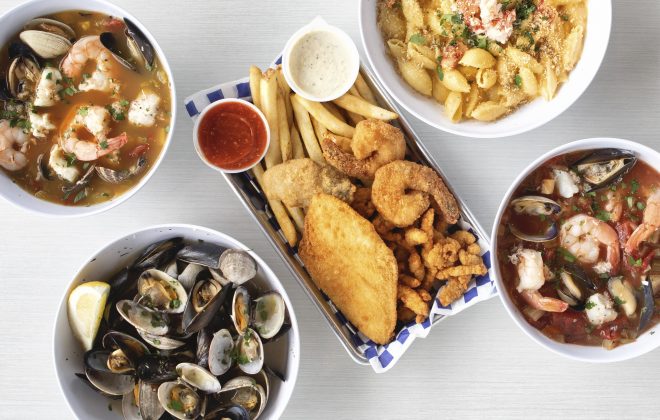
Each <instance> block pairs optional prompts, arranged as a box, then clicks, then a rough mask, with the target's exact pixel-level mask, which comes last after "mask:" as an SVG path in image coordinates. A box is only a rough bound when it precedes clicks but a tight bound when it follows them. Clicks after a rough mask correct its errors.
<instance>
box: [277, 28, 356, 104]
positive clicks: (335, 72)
mask: <svg viewBox="0 0 660 420" xmlns="http://www.w3.org/2000/svg"><path fill="white" fill-rule="evenodd" d="M282 71H283V73H284V78H285V79H286V81H287V82H288V83H289V86H291V89H293V91H294V92H296V93H297V94H298V95H300V96H302V97H303V98H305V99H309V100H310V101H316V102H328V101H332V100H334V99H337V98H339V97H340V96H342V95H343V94H345V93H346V92H348V90H349V89H350V88H351V87H352V86H353V84H354V83H355V79H357V75H358V72H359V71H360V54H359V53H358V50H357V47H356V46H355V43H354V42H353V40H352V39H351V37H349V36H348V34H346V33H345V32H344V31H342V30H341V29H339V28H336V27H334V26H331V25H328V24H327V23H326V22H325V21H324V20H323V19H321V18H316V19H314V21H312V22H311V23H310V24H309V25H307V26H304V27H303V28H301V29H299V30H298V31H297V32H296V33H295V34H293V36H292V37H291V38H290V39H289V41H288V42H287V44H286V46H285V48H284V53H283V55H282Z"/></svg>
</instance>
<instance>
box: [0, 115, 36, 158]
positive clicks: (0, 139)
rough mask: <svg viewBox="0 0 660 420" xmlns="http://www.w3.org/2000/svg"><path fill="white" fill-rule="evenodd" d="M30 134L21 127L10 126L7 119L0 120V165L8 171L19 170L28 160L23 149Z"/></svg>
mask: <svg viewBox="0 0 660 420" xmlns="http://www.w3.org/2000/svg"><path fill="white" fill-rule="evenodd" d="M28 140H30V136H29V135H28V134H27V133H25V132H24V131H23V129H22V128H19V127H12V126H11V125H10V124H9V121H7V120H0V166H2V167H3V168H5V169H6V170H8V171H20V170H21V169H23V168H25V165H27V163H28V160H27V157H26V156H25V151H26V149H27V146H28Z"/></svg>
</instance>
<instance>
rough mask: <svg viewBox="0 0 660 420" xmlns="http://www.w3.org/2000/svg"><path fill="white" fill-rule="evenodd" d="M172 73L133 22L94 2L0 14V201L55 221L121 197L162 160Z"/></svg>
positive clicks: (172, 110) (42, 1)
mask: <svg viewBox="0 0 660 420" xmlns="http://www.w3.org/2000/svg"><path fill="white" fill-rule="evenodd" d="M175 104H176V97H175V89H174V81H173V79H172V72H171V70H170V67H169V65H168V63H167V59H166V58H165V55H164V53H163V51H162V50H161V48H160V47H159V46H158V44H157V43H156V41H155V39H154V38H153V37H152V36H151V34H150V33H149V32H148V31H147V29H146V28H145V27H144V26H143V25H142V24H141V23H140V22H139V21H138V20H137V19H136V18H134V17H133V16H131V15H130V14H128V13H127V12H125V11H124V10H122V9H120V8H119V7H117V6H114V5H112V4H110V3H107V2H105V1H103V0H85V1H82V0H62V1H57V2H53V1H50V0H31V1H28V2H27V3H23V4H20V5H19V6H16V7H15V8H13V9H11V10H9V11H8V12H6V13H4V14H3V15H2V16H1V17H0V196H1V197H3V198H5V199H6V200H8V201H9V202H11V203H13V204H15V205H17V206H19V207H21V208H23V209H26V210H31V211H34V212H37V213H40V214H44V215H49V216H60V217H66V216H69V217H74V216H82V215H89V214H94V213H98V212H101V211H104V210H107V209H109V208H111V207H114V206H115V205H117V204H119V203H121V202H123V201H125V200H127V199H128V198H129V197H130V196H132V195H133V194H134V193H135V192H137V191H138V190H139V189H140V188H141V187H142V186H143V185H144V184H145V183H146V182H147V181H148V179H149V178H150V177H151V176H152V175H153V173H154V172H155V170H156V168H157V167H158V166H159V164H160V162H161V161H162V159H163V157H164V156H165V153H166V151H167V148H168V146H169V143H170V139H171V136H172V132H173V127H174V122H175V120H176V106H175Z"/></svg>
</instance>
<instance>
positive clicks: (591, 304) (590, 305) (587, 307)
mask: <svg viewBox="0 0 660 420" xmlns="http://www.w3.org/2000/svg"><path fill="white" fill-rule="evenodd" d="M584 307H585V308H586V309H593V308H595V307H596V303H595V302H593V301H591V300H588V301H587V303H585V304H584Z"/></svg>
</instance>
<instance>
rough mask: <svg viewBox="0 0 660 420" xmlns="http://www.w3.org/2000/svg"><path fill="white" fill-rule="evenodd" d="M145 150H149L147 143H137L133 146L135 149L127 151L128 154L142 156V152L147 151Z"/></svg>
mask: <svg viewBox="0 0 660 420" xmlns="http://www.w3.org/2000/svg"><path fill="white" fill-rule="evenodd" d="M147 150H149V145H148V144H146V143H145V144H139V145H137V146H135V149H133V150H131V151H130V152H129V154H128V155H129V156H130V157H132V158H134V157H138V156H142V155H143V154H145V153H147Z"/></svg>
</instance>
